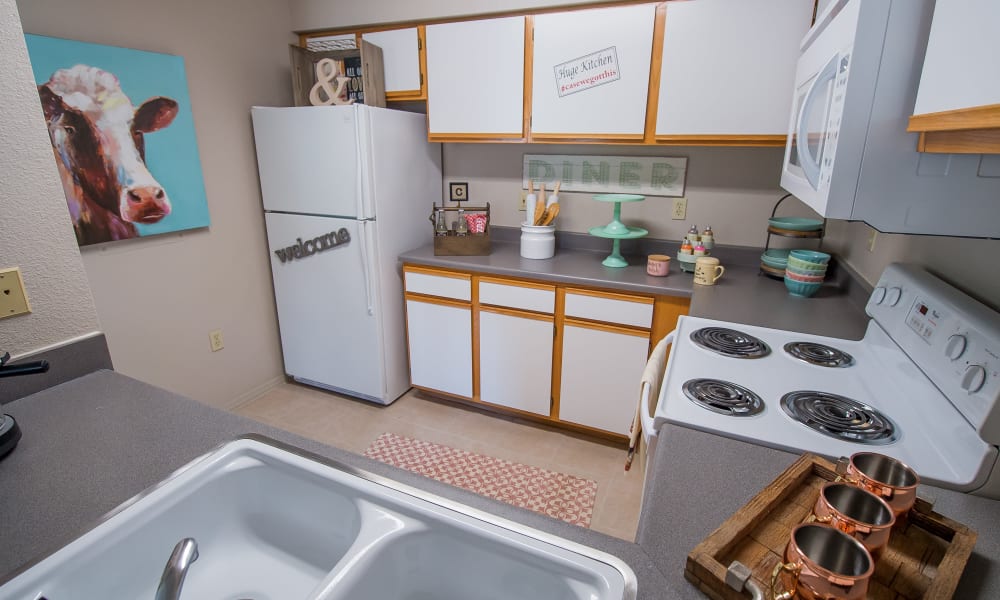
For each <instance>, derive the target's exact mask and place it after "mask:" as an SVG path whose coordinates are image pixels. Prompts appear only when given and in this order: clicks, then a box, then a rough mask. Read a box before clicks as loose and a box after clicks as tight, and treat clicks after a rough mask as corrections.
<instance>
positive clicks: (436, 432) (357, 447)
mask: <svg viewBox="0 0 1000 600" xmlns="http://www.w3.org/2000/svg"><path fill="white" fill-rule="evenodd" d="M234 412H236V413H237V414H241V415H243V416H246V417H249V418H251V419H255V420H257V421H260V422H262V423H266V424H268V425H273V426H275V427H278V428H281V429H285V430H287V431H291V432H293V433H297V434H299V435H302V436H304V437H308V438H311V439H314V440H316V441H319V442H322V443H325V444H329V445H331V446H336V447H338V448H343V449H345V450H349V451H351V452H356V453H358V454H360V453H363V452H364V450H365V449H366V448H367V447H368V446H369V445H370V444H371V443H372V441H374V440H375V438H377V437H378V436H379V435H381V434H382V433H386V432H391V433H395V434H398V435H403V436H407V437H412V438H417V439H421V440H425V441H428V442H436V443H439V444H445V445H447V446H451V447H453V448H461V449H464V450H468V451H470V452H478V453H480V454H487V455H489V456H494V457H497V458H502V459H506V460H511V461H516V462H521V463H524V464H528V465H533V466H536V467H541V468H544V469H549V470H551V471H558V472H561V473H567V474H570V475H576V476H578V477H585V478H588V479H593V480H595V481H596V482H597V499H596V501H595V505H594V516H593V520H592V521H591V525H590V527H591V529H593V530H595V531H600V532H602V533H606V534H608V535H612V536H615V537H618V538H622V539H625V540H628V541H632V540H633V539H634V538H635V529H636V524H637V523H638V520H639V504H640V501H641V497H642V473H641V472H640V470H639V469H637V468H634V469H633V470H632V471H629V472H627V473H626V472H625V470H624V459H625V451H624V450H623V449H622V448H621V447H618V446H612V445H609V444H607V443H603V442H601V441H598V440H593V439H590V438H586V437H582V436H579V435H576V434H574V433H570V432H564V431H560V430H557V429H553V428H550V427H545V426H541V425H533V424H527V423H524V422H519V421H516V420H513V419H508V418H505V417H501V416H497V415H494V414H489V413H485V412H480V411H478V410H476V409H474V408H470V407H465V406H462V405H458V404H454V403H449V402H447V401H442V400H436V399H434V398H432V397H430V396H428V395H426V394H423V393H420V392H415V391H411V392H409V393H407V394H405V395H404V396H403V397H402V398H400V399H399V400H397V401H396V402H394V403H393V404H391V405H389V406H379V405H375V404H371V403H369V402H364V401H361V400H354V399H351V398H347V397H344V396H340V395H338V394H334V393H331V392H326V391H323V390H318V389H315V388H311V387H308V386H303V385H298V384H293V383H284V384H281V385H279V386H277V387H275V388H274V389H272V390H270V391H268V392H267V393H265V394H264V395H262V396H260V397H258V398H256V399H254V400H252V401H250V402H247V403H245V404H243V405H242V406H240V407H238V408H236V409H235V410H234Z"/></svg>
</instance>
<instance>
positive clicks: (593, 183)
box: [521, 154, 687, 198]
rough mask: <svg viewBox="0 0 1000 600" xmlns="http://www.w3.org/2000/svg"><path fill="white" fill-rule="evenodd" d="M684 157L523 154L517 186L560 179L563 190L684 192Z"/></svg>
mask: <svg viewBox="0 0 1000 600" xmlns="http://www.w3.org/2000/svg"><path fill="white" fill-rule="evenodd" d="M686 175H687V158H676V157H670V158H668V157H662V156H581V155H561V154H525V155H524V165H523V178H522V181H521V187H522V188H524V189H528V182H529V181H531V182H533V187H534V188H538V186H539V184H541V183H545V187H547V188H549V189H552V186H553V185H555V182H557V181H560V182H562V183H561V185H560V189H561V190H562V191H566V192H592V193H595V194H642V195H643V196H670V197H677V198H679V197H682V196H684V183H685V179H686Z"/></svg>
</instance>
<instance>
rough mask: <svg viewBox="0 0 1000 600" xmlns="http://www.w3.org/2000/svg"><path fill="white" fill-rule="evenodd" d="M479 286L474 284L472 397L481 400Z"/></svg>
mask: <svg viewBox="0 0 1000 600" xmlns="http://www.w3.org/2000/svg"><path fill="white" fill-rule="evenodd" d="M479 326H480V323H479V286H478V285H473V286H472V398H473V399H474V400H479V399H481V398H482V396H481V395H480V393H481V389H480V379H479V358H480V357H479V351H480V348H479V333H480V329H479Z"/></svg>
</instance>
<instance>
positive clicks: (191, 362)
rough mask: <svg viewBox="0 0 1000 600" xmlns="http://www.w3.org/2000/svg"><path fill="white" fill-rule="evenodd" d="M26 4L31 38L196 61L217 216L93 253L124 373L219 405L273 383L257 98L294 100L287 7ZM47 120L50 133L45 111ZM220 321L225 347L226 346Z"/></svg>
mask: <svg viewBox="0 0 1000 600" xmlns="http://www.w3.org/2000/svg"><path fill="white" fill-rule="evenodd" d="M5 1H9V0H5ZM20 10H21V19H22V22H23V24H24V30H25V31H27V32H29V33H36V34H41V35H50V36H56V37H64V38H69V39H74V40H81V41H85V42H94V43H99V44H109V45H114V46H124V47H127V48H136V49H142V50H148V51H153V52H163V53H168V54H174V55H178V56H182V57H183V58H184V64H185V68H186V70H187V78H188V86H189V91H190V95H191V104H192V106H193V111H194V123H195V130H196V134H197V138H198V151H199V154H200V157H201V166H202V170H203V172H204V178H205V188H206V192H207V196H208V206H209V211H210V213H211V218H212V225H211V227H210V228H209V229H203V230H196V231H191V232H186V233H177V234H167V235H162V236H157V237H153V238H147V239H137V240H128V241H125V242H118V243H114V244H105V245H102V246H99V247H87V248H84V249H83V251H82V254H83V263H84V265H85V267H86V273H87V276H88V278H89V281H90V287H91V289H92V290H93V294H94V298H95V300H96V304H97V314H98V315H99V316H100V320H101V324H102V326H103V328H104V331H105V332H106V334H107V336H108V343H109V346H110V348H111V355H112V358H113V360H114V362H115V367H116V369H117V370H119V371H121V372H123V373H125V374H127V375H130V376H133V377H136V378H138V379H141V380H144V381H147V382H150V383H153V384H156V385H159V386H162V387H165V388H167V389H170V390H173V391H176V392H180V393H182V394H186V395H188V396H192V397H194V398H196V399H199V400H202V401H204V402H207V403H210V404H214V405H218V406H227V405H232V404H234V403H237V402H239V401H241V400H242V399H245V398H248V397H251V396H253V395H255V394H257V393H258V392H259V391H260V390H261V389H265V388H266V387H268V386H269V385H273V384H274V383H275V382H276V381H278V380H280V378H281V377H282V373H283V369H282V363H281V351H280V345H279V342H278V330H277V319H276V316H275V310H274V295H273V292H272V286H271V279H270V271H269V261H268V257H267V247H266V240H265V236H264V224H263V216H262V211H261V200H260V188H259V184H258V178H257V165H256V159H255V155H254V147H253V139H252V135H251V125H250V107H251V106H252V105H255V104H260V105H279V106H280V105H288V104H290V103H291V84H290V72H289V68H288V49H287V45H288V43H289V42H291V41H294V37H293V36H292V35H291V34H290V31H291V23H290V21H289V10H288V7H287V5H286V4H285V2H283V1H281V0H213V1H210V2H204V1H195V0H177V1H172V2H161V1H158V0H22V2H21V3H20ZM5 56H6V53H5ZM18 80H19V81H21V82H22V83H23V84H24V85H29V81H28V76H27V75H26V74H21V75H20V76H18ZM35 106H36V108H35V110H36V111H37V110H38V108H37V100H35ZM34 124H35V125H34V130H35V132H36V133H37V134H38V135H44V128H43V127H42V124H41V115H40V112H39V114H38V116H37V118H36V119H35V121H34ZM45 145H46V146H47V145H48V142H47V141H46V143H45ZM45 151H46V152H47V155H46V156H45V158H46V159H47V160H48V161H50V162H51V161H52V153H51V150H49V149H47V148H46V149H45ZM51 170H52V174H53V176H54V173H55V170H54V166H53V167H51ZM56 185H57V186H58V184H56ZM47 196H49V199H50V200H51V202H50V203H49V204H48V205H47V206H46V208H45V209H44V210H45V213H46V214H47V217H46V222H47V221H56V222H59V223H61V224H62V225H63V233H64V234H66V235H69V238H68V239H63V240H62V242H63V243H68V242H70V241H72V239H73V238H72V233H71V232H69V230H68V229H66V228H67V227H68V225H69V221H68V219H67V218H66V206H65V201H64V200H63V199H62V192H61V191H57V190H56V189H54V188H53V189H51V190H50V191H49V192H47ZM5 226H6V224H5ZM4 237H6V236H4ZM48 237H49V236H46V239H47V238H48ZM63 237H64V238H65V235H64V236H63ZM32 246H33V247H34V246H36V245H35V244H33V245H32ZM46 254H47V253H46ZM45 260H46V262H48V261H49V259H48V258H46V259H45ZM77 260H79V258H77ZM88 299H89V296H88ZM66 318H67V319H72V318H73V317H71V316H70V315H67V316H66ZM214 329H222V330H223V334H224V337H225V344H226V347H225V349H224V350H222V351H220V352H215V353H213V352H211V351H210V348H209V339H208V333H209V331H211V330H214Z"/></svg>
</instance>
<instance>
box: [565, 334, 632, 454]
mask: <svg viewBox="0 0 1000 600" xmlns="http://www.w3.org/2000/svg"><path fill="white" fill-rule="evenodd" d="M648 351H649V334H648V333H646V332H639V331H634V332H632V331H628V330H625V329H612V328H607V327H601V326H583V325H578V324H574V323H566V324H565V326H564V328H563V348H562V379H561V382H562V385H561V386H560V390H559V415H558V417H559V420H560V421H568V422H570V423H577V424H579V425H586V426H588V427H594V428H596V429H602V430H604V431H610V432H613V433H620V434H623V435H627V434H628V429H629V426H630V425H631V424H632V417H633V415H634V414H635V405H636V401H637V398H638V393H639V381H640V379H641V378H642V371H643V369H645V367H646V355H647V353H648Z"/></svg>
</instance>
